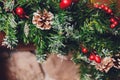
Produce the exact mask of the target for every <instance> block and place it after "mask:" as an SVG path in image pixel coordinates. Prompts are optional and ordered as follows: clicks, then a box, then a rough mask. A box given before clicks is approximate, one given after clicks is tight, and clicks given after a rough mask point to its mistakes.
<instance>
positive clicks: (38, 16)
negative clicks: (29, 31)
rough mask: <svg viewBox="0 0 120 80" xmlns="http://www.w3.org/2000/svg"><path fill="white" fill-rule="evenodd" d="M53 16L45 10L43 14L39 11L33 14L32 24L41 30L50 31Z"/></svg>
mask: <svg viewBox="0 0 120 80" xmlns="http://www.w3.org/2000/svg"><path fill="white" fill-rule="evenodd" d="M53 17H54V16H53V14H52V13H51V12H48V11H47V10H45V9H44V11H43V12H40V11H37V12H35V13H33V20H32V23H33V24H35V25H36V27H37V28H40V29H41V30H49V29H50V28H51V24H52V19H53Z"/></svg>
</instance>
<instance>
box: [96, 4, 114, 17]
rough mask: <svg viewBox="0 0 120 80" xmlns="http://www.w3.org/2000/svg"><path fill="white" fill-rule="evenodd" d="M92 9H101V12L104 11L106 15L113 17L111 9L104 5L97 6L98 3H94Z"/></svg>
mask: <svg viewBox="0 0 120 80" xmlns="http://www.w3.org/2000/svg"><path fill="white" fill-rule="evenodd" d="M94 7H95V8H98V9H101V10H104V11H105V12H106V13H108V14H110V15H113V11H112V9H110V8H109V7H108V6H106V5H104V4H101V5H99V4H98V3H95V4H94Z"/></svg>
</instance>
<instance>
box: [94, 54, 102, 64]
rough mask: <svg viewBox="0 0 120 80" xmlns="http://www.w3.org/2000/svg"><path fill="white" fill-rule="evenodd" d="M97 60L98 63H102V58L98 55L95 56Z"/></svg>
mask: <svg viewBox="0 0 120 80" xmlns="http://www.w3.org/2000/svg"><path fill="white" fill-rule="evenodd" d="M95 62H96V63H101V58H100V56H98V55H96V56H95Z"/></svg>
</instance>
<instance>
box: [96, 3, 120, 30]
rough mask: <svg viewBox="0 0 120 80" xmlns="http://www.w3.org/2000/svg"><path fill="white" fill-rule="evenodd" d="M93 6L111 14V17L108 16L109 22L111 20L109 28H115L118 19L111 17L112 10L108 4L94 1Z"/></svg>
mask: <svg viewBox="0 0 120 80" xmlns="http://www.w3.org/2000/svg"><path fill="white" fill-rule="evenodd" d="M94 7H95V8H98V9H101V10H103V11H105V12H106V13H107V14H109V15H112V17H111V18H110V22H111V24H110V28H111V29H113V28H115V27H116V26H117V25H118V23H119V22H118V21H119V19H117V18H116V17H113V16H114V14H113V11H112V9H110V8H109V7H108V6H105V5H104V4H101V5H99V4H98V3H95V4H94Z"/></svg>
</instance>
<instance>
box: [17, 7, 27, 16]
mask: <svg viewBox="0 0 120 80" xmlns="http://www.w3.org/2000/svg"><path fill="white" fill-rule="evenodd" d="M15 12H16V14H17V15H19V16H20V15H24V14H25V12H24V10H23V8H22V7H17V8H16V9H15Z"/></svg>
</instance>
